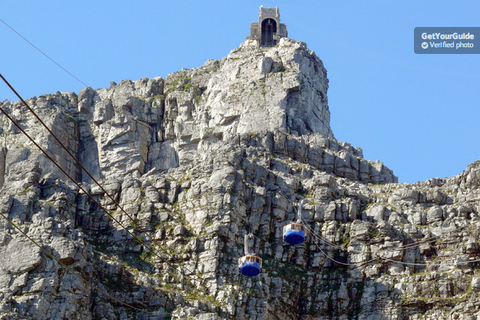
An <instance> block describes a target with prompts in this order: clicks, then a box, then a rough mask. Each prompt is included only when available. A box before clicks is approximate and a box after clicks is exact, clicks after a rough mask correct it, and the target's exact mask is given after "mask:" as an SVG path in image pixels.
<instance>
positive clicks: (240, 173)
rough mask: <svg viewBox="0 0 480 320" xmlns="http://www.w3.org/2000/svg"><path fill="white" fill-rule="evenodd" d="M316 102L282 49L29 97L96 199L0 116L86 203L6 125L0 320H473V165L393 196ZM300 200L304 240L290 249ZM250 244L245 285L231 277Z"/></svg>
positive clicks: (14, 109)
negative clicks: (288, 238)
mask: <svg viewBox="0 0 480 320" xmlns="http://www.w3.org/2000/svg"><path fill="white" fill-rule="evenodd" d="M327 89H328V80H327V77H326V70H325V68H324V66H323V64H322V62H321V61H320V60H319V59H318V58H317V57H316V55H315V54H314V53H313V52H312V51H311V50H308V49H307V47H306V45H305V44H304V43H302V42H299V41H295V40H291V39H288V38H281V39H279V41H278V43H277V45H276V46H270V47H259V46H258V45H257V42H256V41H254V40H247V41H246V42H244V43H243V44H242V45H240V47H239V48H237V49H234V50H232V51H231V52H230V54H229V55H228V56H227V57H226V58H224V59H222V60H220V61H218V60H209V61H207V62H206V63H205V64H204V65H203V66H201V67H199V68H195V69H183V70H181V71H178V72H175V73H172V74H170V75H168V76H167V77H166V78H165V79H163V78H161V77H157V78H153V79H148V78H144V79H139V80H135V81H131V80H124V81H121V82H120V83H118V84H117V83H114V82H112V83H111V84H110V87H109V88H103V89H97V90H93V89H92V88H86V89H84V90H82V91H81V92H80V93H79V94H78V95H77V94H75V93H61V92H56V93H54V94H47V95H42V96H39V97H38V98H37V97H33V98H30V99H28V100H27V103H28V104H29V105H30V106H31V107H32V108H33V109H34V110H35V111H36V112H37V113H38V115H39V116H40V117H41V118H42V119H44V120H45V122H46V123H47V125H48V126H49V127H50V128H52V130H53V132H54V134H55V135H56V136H58V137H59V139H60V140H61V141H62V143H63V144H64V145H65V146H66V147H67V148H68V149H69V150H70V152H72V153H73V154H74V155H75V156H76V158H77V159H78V160H79V162H80V163H81V164H82V165H83V166H84V167H85V168H87V170H88V172H90V173H91V174H92V176H93V177H94V178H95V179H97V180H98V181H99V183H100V184H101V185H102V187H103V189H102V188H100V187H99V186H98V185H96V184H95V183H94V182H93V180H92V179H91V178H90V177H89V176H88V175H86V174H85V172H82V171H81V170H80V169H79V166H78V164H77V163H75V161H73V160H72V159H71V158H70V157H69V156H68V155H67V154H66V151H65V150H63V149H62V148H61V147H60V146H59V145H58V144H57V142H56V141H55V140H54V139H52V137H51V136H50V135H49V134H48V133H47V131H46V130H45V129H44V128H42V127H41V126H40V125H39V124H38V122H37V121H36V119H35V118H34V117H33V115H32V114H31V113H30V112H29V111H28V110H27V108H26V107H25V106H24V105H23V104H22V103H20V102H0V107H1V108H2V109H3V110H5V111H6V112H7V113H9V114H10V115H12V117H13V118H14V119H15V120H16V121H17V122H18V124H19V125H20V127H21V128H23V129H24V130H26V131H27V132H28V133H29V134H30V135H31V136H33V137H35V139H36V141H37V142H38V144H39V145H40V146H42V148H44V149H45V150H46V152H47V153H48V154H49V155H51V156H52V158H53V159H54V160H55V162H56V163H58V164H59V165H60V166H61V167H62V168H63V169H64V170H65V171H66V172H67V173H68V174H69V175H70V176H72V177H74V179H75V180H76V181H77V182H79V183H80V185H81V187H82V188H84V191H82V190H80V188H79V186H77V185H74V184H73V183H72V182H71V181H69V179H67V177H66V176H65V175H64V174H63V173H62V172H60V171H59V170H58V168H56V167H55V166H54V165H53V163H52V162H51V161H50V160H48V159H47V158H46V157H45V156H44V155H43V154H42V153H41V152H40V151H39V150H38V148H36V147H35V146H34V145H33V144H32V142H31V141H29V140H28V139H27V138H26V137H25V136H24V135H23V134H22V133H21V132H20V130H19V129H18V128H17V127H16V126H14V125H12V124H11V123H10V122H9V120H8V119H7V118H6V117H4V116H0V212H1V213H2V215H4V216H3V217H2V218H1V219H0V257H2V259H0V319H65V318H72V319H73V318H77V319H80V318H82V319H152V320H153V319H170V318H174V319H185V318H187V319H197V320H210V319H212V320H216V319H258V320H260V319H262V320H273V319H322V320H323V319H421V318H427V319H450V318H452V319H473V318H476V317H478V316H480V311H479V308H478V305H479V302H480V301H479V300H480V299H479V298H478V292H480V271H479V263H480V258H479V256H480V246H479V245H478V242H479V237H480V234H479V232H478V228H479V227H480V216H479V207H480V191H479V181H480V173H479V172H480V162H478V161H477V162H475V163H473V164H471V165H470V166H469V167H468V168H467V169H466V170H465V171H464V172H463V173H461V174H459V175H458V176H454V177H450V178H445V179H431V180H428V181H426V182H420V183H416V184H399V183H397V177H396V176H395V175H394V174H393V172H392V171H391V170H390V169H388V168H387V167H385V166H384V165H383V164H382V163H381V162H379V161H376V162H372V161H369V160H366V159H364V158H363V152H362V149H361V148H359V147H354V146H352V145H350V144H348V143H346V142H339V141H337V140H336V139H335V137H334V136H333V133H332V131H331V128H330V123H329V120H330V112H329V108H328V100H327ZM87 194H88V195H90V196H91V198H90V197H88V196H87ZM107 194H108V195H109V196H107ZM110 196H111V197H110ZM300 201H303V203H304V205H303V207H302V208H303V209H302V210H301V212H300V216H301V217H302V219H301V221H302V224H303V226H304V227H305V228H306V230H308V236H307V240H306V242H305V243H303V244H301V245H298V246H291V245H289V244H288V243H286V242H285V241H283V228H284V226H286V225H288V224H289V223H290V222H292V221H294V220H296V219H297V217H298V215H297V208H298V207H297V206H298V203H299V202H300ZM115 202H118V204H119V206H118V205H117V204H116V203H115ZM7 218H8V219H9V220H7ZM13 223H14V224H15V226H17V227H18V228H20V230H18V229H17V227H15V226H14V225H13ZM20 231H22V232H23V233H24V234H22V232H20ZM246 234H249V235H251V236H250V238H249V243H248V245H249V247H250V248H249V249H250V250H251V251H252V252H253V253H255V254H256V255H258V256H259V257H261V258H262V259H263V266H262V270H261V273H260V274H259V275H258V276H257V277H255V278H247V277H244V276H243V275H241V274H240V273H239V272H238V271H239V270H238V261H239V258H240V257H242V256H243V255H244V247H243V245H244V236H245V235H246ZM25 235H27V236H28V237H29V239H27V238H26V237H25ZM32 240H33V241H35V243H37V244H39V246H40V247H41V248H39V247H38V246H37V245H36V244H35V243H34V242H32ZM42 249H44V250H46V251H43V250H42ZM150 249H151V250H150ZM46 252H48V253H49V254H51V255H53V256H54V257H55V258H56V259H57V260H58V262H56V261H55V260H52V259H51V258H49V256H48V254H47V253H46ZM65 267H68V268H70V269H71V270H73V271H75V272H77V273H79V274H81V275H82V277H83V279H81V278H79V277H78V275H75V274H73V273H72V272H70V271H68V270H67V269H65ZM90 284H94V286H91V285H90Z"/></svg>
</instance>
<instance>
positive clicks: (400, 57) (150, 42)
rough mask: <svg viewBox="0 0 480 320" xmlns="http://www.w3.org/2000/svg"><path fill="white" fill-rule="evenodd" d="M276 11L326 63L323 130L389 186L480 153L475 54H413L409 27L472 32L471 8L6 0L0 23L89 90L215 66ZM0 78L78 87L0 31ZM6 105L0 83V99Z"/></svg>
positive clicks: (34, 87)
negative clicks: (388, 179) (377, 170)
mask: <svg viewBox="0 0 480 320" xmlns="http://www.w3.org/2000/svg"><path fill="white" fill-rule="evenodd" d="M262 4H263V5H264V6H265V7H275V6H278V7H279V8H280V14H281V20H282V22H283V23H285V24H287V28H288V32H289V37H290V38H293V39H296V40H301V41H304V42H306V43H307V45H308V47H309V48H310V49H312V50H314V51H315V52H316V54H317V55H318V56H319V58H320V59H322V61H323V62H324V64H325V67H326V69H327V70H328V77H329V79H330V89H329V92H328V97H329V106H330V112H331V125H332V129H333V132H334V134H335V137H336V138H337V139H338V140H339V141H347V142H349V143H351V144H353V145H354V146H358V147H361V148H363V150H364V156H365V158H367V159H369V160H373V161H374V160H376V159H378V160H380V161H382V162H383V163H384V164H385V165H387V166H388V167H389V168H391V169H392V170H393V171H394V173H395V174H396V175H397V176H398V177H399V181H400V182H416V181H425V180H427V179H430V178H434V177H440V178H443V177H448V176H452V175H456V174H459V173H461V172H462V171H463V170H464V169H465V168H466V167H467V165H468V164H469V163H471V162H473V161H475V160H477V159H479V157H480V139H479V134H478V124H479V119H480V110H479V107H480V90H479V89H480V88H479V84H480V61H479V59H480V55H416V54H415V53H414V51H413V30H414V28H415V27H449V26H452V27H479V26H480V25H479V21H480V20H479V18H478V17H479V16H480V3H478V2H475V1H456V2H451V1H421V2H420V1H401V2H400V1H398V2H393V1H384V0H383V1H349V2H347V1H320V0H318V1H301V2H297V3H295V4H294V3H293V1H233V0H232V1H226V0H224V1H186V0H185V1H152V0H143V1H142V0H141V1H135V2H134V1H119V0H117V1H81V2H80V1H59V0H51V1H12V0H5V1H2V2H1V3H0V18H1V19H2V20H4V21H5V22H7V23H8V24H10V25H11V26H12V27H13V28H15V29H16V30H17V31H18V32H20V33H21V34H22V35H23V36H25V37H26V38H27V39H29V40H30V41H31V42H33V43H34V44H35V45H36V46H37V47H39V48H40V49H41V50H43V51H44V52H45V53H46V54H48V55H49V56H51V57H52V58H53V59H55V60H56V61H57V62H58V63H60V64H61V65H62V66H63V67H65V68H66V69H68V70H69V71H70V72H72V73H73V74H74V75H75V76H77V77H78V78H79V79H81V80H82V81H83V82H85V83H86V84H88V85H89V86H91V87H93V88H102V87H108V86H109V83H110V81H116V82H119V81H121V80H122V79H132V80H134V79H139V78H143V77H156V76H162V77H166V76H167V75H168V74H169V73H171V72H174V71H178V70H180V69H182V68H194V67H198V66H201V65H202V64H203V63H204V62H205V61H206V60H208V59H221V58H222V57H224V56H226V55H227V54H228V53H229V52H230V50H232V49H234V48H236V47H238V45H239V44H240V43H241V42H243V41H244V39H245V36H247V35H248V34H249V30H250V29H249V28H250V23H251V22H254V21H257V19H258V8H259V6H260V5H262ZM0 39H1V48H2V50H0V63H1V68H0V72H1V73H2V74H3V75H4V76H5V77H6V78H7V79H8V80H9V81H10V82H11V84H12V85H13V86H14V87H15V88H16V89H17V90H18V91H19V92H20V94H21V95H23V96H24V98H28V97H31V96H38V95H41V94H45V93H54V92H55V91H73V92H76V93H78V92H79V91H80V90H81V89H82V88H83V87H84V86H83V85H82V84H81V83H79V82H77V81H76V80H75V79H73V78H72V77H70V76H69V75H68V74H66V73H65V72H64V71H62V70H61V69H59V68H58V67H57V66H55V65H54V64H53V63H52V62H51V61H49V60H48V59H46V58H45V57H44V56H42V55H41V54H40V53H38V52H37V51H36V50H35V49H33V48H32V47H31V46H29V45H28V44H27V43H26V42H24V41H23V40H22V39H21V38H19V37H18V36H17V35H16V34H14V33H13V32H12V31H11V30H10V29H8V28H7V27H5V26H4V25H3V24H0ZM4 99H9V100H17V99H16V98H15V97H14V95H13V94H12V93H11V92H10V91H9V90H8V88H7V87H6V86H5V85H2V84H0V100H4Z"/></svg>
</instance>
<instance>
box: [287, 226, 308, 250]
mask: <svg viewBox="0 0 480 320" xmlns="http://www.w3.org/2000/svg"><path fill="white" fill-rule="evenodd" d="M306 237H307V229H306V228H305V226H304V225H302V224H301V223H295V222H293V223H289V224H287V225H286V226H284V227H283V240H285V242H288V243H289V244H291V245H293V246H295V245H297V244H300V243H303V242H304V241H305V238H306Z"/></svg>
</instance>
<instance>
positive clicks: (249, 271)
mask: <svg viewBox="0 0 480 320" xmlns="http://www.w3.org/2000/svg"><path fill="white" fill-rule="evenodd" d="M238 270H239V271H240V273H241V274H243V275H244V276H247V277H255V276H257V275H258V274H259V273H260V271H262V258H260V257H258V256H256V255H253V254H249V255H246V256H243V257H241V258H240V259H238Z"/></svg>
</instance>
